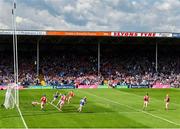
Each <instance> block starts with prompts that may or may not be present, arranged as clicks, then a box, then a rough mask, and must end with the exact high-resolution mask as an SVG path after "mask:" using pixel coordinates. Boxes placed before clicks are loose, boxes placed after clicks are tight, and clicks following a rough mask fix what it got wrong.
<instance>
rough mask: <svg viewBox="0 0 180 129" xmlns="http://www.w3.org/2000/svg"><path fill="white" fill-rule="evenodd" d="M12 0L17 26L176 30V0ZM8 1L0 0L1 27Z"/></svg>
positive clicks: (179, 15) (6, 22) (179, 17)
mask: <svg viewBox="0 0 180 129" xmlns="http://www.w3.org/2000/svg"><path fill="white" fill-rule="evenodd" d="M16 1H17V18H16V20H18V22H17V28H18V29H33V30H36V29H40V30H47V29H53V30H90V31H93V30H99V31H166V32H171V31H176V32H180V22H179V21H180V10H179V8H180V1H179V0H158V1H156V0H150V1H145V0H112V1H111V0H31V1H25V0H16ZM11 5H12V0H0V27H1V28H11V14H10V12H11ZM4 10H5V11H4ZM3 11H4V12H3Z"/></svg>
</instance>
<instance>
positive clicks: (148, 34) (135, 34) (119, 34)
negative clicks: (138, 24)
mask: <svg viewBox="0 0 180 129" xmlns="http://www.w3.org/2000/svg"><path fill="white" fill-rule="evenodd" d="M111 36H116V37H157V33H154V32H111Z"/></svg>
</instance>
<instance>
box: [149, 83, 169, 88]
mask: <svg viewBox="0 0 180 129" xmlns="http://www.w3.org/2000/svg"><path fill="white" fill-rule="evenodd" d="M170 87H171V86H170V85H167V84H166V85H164V84H160V83H157V84H155V85H153V87H152V88H170Z"/></svg>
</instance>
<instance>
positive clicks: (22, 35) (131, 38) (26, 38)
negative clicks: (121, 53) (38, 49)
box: [0, 30, 180, 44]
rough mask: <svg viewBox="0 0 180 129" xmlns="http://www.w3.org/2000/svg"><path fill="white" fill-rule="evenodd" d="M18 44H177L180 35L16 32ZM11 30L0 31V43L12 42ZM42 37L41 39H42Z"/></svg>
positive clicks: (167, 33)
mask: <svg viewBox="0 0 180 129" xmlns="http://www.w3.org/2000/svg"><path fill="white" fill-rule="evenodd" d="M16 34H17V35H18V43H36V42H37V41H38V40H41V41H40V42H44V43H45V42H46V43H89V44H93V43H98V42H100V43H115V44H118V43H126V44H141V43H142V44H143V43H145V44H149V43H152V44H154V43H155V42H157V43H162V44H164V43H165V44H179V42H180V41H179V39H180V33H170V32H163V33H162V32H121V31H119V32H117V31H114V32H110V31H51V30H17V31H16ZM11 35H13V31H12V30H0V37H1V40H0V43H10V42H12V36H11ZM42 37H43V38H42Z"/></svg>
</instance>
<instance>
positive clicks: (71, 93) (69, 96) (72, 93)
mask: <svg viewBox="0 0 180 129" xmlns="http://www.w3.org/2000/svg"><path fill="white" fill-rule="evenodd" d="M74 95H75V94H74V92H73V91H70V92H69V94H68V96H67V101H68V104H69V103H70V100H71V99H72V97H74Z"/></svg>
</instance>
